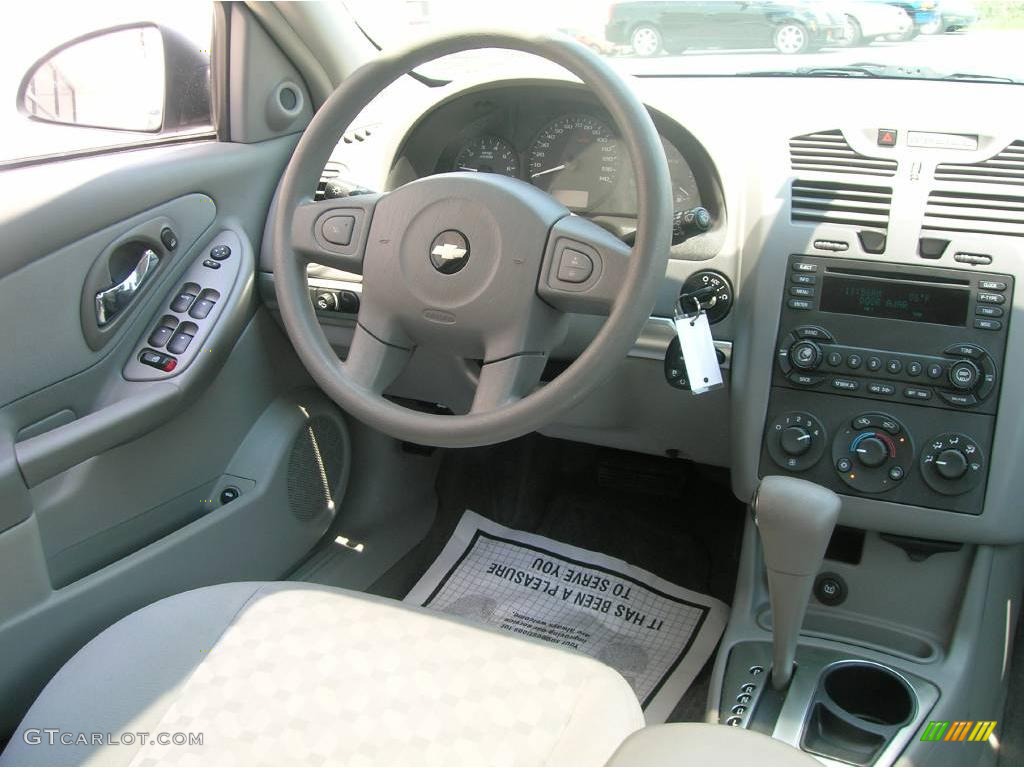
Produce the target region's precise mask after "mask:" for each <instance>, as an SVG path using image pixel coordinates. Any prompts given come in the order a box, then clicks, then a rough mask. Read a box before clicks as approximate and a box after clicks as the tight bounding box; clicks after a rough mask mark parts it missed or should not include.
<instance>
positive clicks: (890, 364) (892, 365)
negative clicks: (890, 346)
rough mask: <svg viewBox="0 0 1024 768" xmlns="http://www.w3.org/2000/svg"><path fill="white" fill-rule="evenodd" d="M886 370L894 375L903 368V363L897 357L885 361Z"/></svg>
mask: <svg viewBox="0 0 1024 768" xmlns="http://www.w3.org/2000/svg"><path fill="white" fill-rule="evenodd" d="M885 370H887V371H888V372H889V373H891V374H893V375H894V376H895V375H896V374H898V373H899V372H900V371H902V370H903V363H902V362H901V361H900V360H897V359H896V358H892V359H890V360H886V361H885Z"/></svg>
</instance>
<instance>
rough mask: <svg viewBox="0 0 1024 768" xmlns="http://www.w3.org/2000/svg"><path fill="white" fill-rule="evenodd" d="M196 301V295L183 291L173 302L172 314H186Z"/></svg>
mask: <svg viewBox="0 0 1024 768" xmlns="http://www.w3.org/2000/svg"><path fill="white" fill-rule="evenodd" d="M193 299H195V295H194V294H191V293H188V292H186V291H182V292H181V293H179V294H178V295H177V296H176V297H175V298H174V301H172V302H171V311H172V312H185V311H187V310H188V308H189V307H191V306H192V300H193Z"/></svg>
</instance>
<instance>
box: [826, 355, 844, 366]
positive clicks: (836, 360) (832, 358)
mask: <svg viewBox="0 0 1024 768" xmlns="http://www.w3.org/2000/svg"><path fill="white" fill-rule="evenodd" d="M828 364H829V365H831V366H832V367H833V368H835V367H837V366H839V365H842V364H843V356H842V355H841V354H840V353H839V352H829V353H828Z"/></svg>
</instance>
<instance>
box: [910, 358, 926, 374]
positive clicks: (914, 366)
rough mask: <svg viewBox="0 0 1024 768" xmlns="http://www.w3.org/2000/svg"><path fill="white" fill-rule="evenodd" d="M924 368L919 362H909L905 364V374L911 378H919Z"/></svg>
mask: <svg viewBox="0 0 1024 768" xmlns="http://www.w3.org/2000/svg"><path fill="white" fill-rule="evenodd" d="M923 368H924V366H922V365H921V362H920V361H919V360H911V361H910V362H909V363H907V373H908V374H910V375H911V376H920V375H921V371H922V370H923Z"/></svg>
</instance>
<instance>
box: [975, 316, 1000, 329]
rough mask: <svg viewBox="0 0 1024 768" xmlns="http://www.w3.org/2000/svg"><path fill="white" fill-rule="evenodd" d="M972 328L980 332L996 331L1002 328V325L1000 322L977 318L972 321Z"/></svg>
mask: <svg viewBox="0 0 1024 768" xmlns="http://www.w3.org/2000/svg"><path fill="white" fill-rule="evenodd" d="M974 327H975V328H978V329H979V330H982V331H998V330H999V329H1000V328H1002V327H1003V323H1002V321H1000V320H992V319H991V318H988V317H979V318H978V319H977V320H975V321H974Z"/></svg>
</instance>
